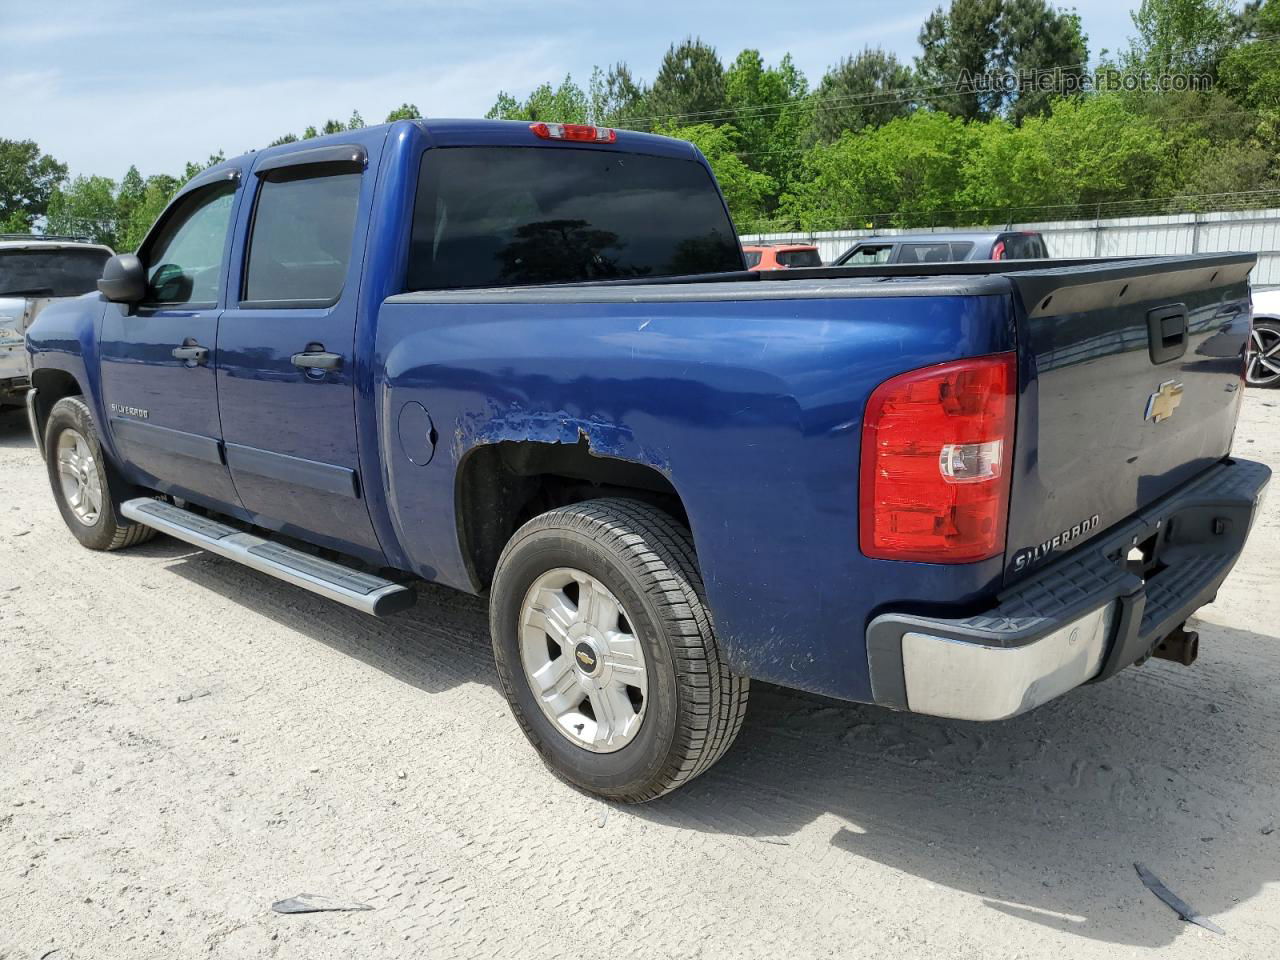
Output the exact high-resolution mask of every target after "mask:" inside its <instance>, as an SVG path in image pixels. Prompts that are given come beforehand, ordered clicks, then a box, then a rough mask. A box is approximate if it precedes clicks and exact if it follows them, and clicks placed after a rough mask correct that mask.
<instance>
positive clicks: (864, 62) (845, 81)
mask: <svg viewBox="0 0 1280 960" xmlns="http://www.w3.org/2000/svg"><path fill="white" fill-rule="evenodd" d="M913 82H914V74H913V73H912V71H911V68H910V67H909V66H907V65H906V64H903V63H899V62H898V58H897V57H896V56H894V55H893V54H892V53H885V51H884V50H882V49H880V48H879V47H867V48H866V49H865V50H863V51H862V52H861V53H860V54H858V55H857V56H856V57H845V58H844V59H843V60H841V61H840V62H839V63H837V64H836V65H835V66H834V67H832V68H831V69H830V70H828V71H827V72H826V74H825V75H824V76H823V78H822V81H821V82H820V83H819V84H818V87H817V89H816V90H814V92H813V125H812V128H811V131H810V139H811V140H816V141H819V142H821V143H831V142H832V141H833V140H837V139H839V138H840V135H841V134H842V133H844V132H845V131H846V130H861V129H862V128H863V127H866V126H873V127H879V126H883V125H884V124H886V123H888V122H889V121H890V120H892V119H894V118H895V117H905V116H906V115H907V114H908V113H910V112H911V111H912V110H913V109H914V107H915V105H914V103H913V101H912V98H911V95H910V93H909V92H907V91H909V90H910V88H911V86H912V84H913Z"/></svg>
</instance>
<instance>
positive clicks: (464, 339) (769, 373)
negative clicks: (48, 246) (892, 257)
mask: <svg viewBox="0 0 1280 960" xmlns="http://www.w3.org/2000/svg"><path fill="white" fill-rule="evenodd" d="M1253 264H1254V257H1253V256H1252V255H1247V254H1218V255H1205V256H1194V257H1167V258H1152V259H1145V260H1144V259H1132V260H1114V261H1055V262H1045V263H1039V264H1038V263H1034V262H1030V261H1010V262H1007V263H1003V264H1000V263H992V264H991V265H990V269H989V270H988V269H981V268H971V269H967V270H964V271H957V270H956V269H955V268H954V267H953V266H948V265H945V264H942V265H915V264H897V265H892V264H890V265H882V266H875V267H853V268H841V269H831V268H811V269H803V268H801V269H788V270H778V271H759V272H751V271H748V270H746V269H745V267H744V264H743V260H742V254H741V248H740V246H739V244H738V241H737V237H736V233H735V231H734V229H733V225H732V223H731V222H730V219H729V215H728V211H727V209H726V207H725V204H724V202H723V198H722V197H721V194H720V192H719V190H718V188H717V186H716V184H715V182H714V180H713V178H712V176H711V172H710V169H709V167H708V166H707V164H706V162H705V160H704V159H703V158H702V156H701V155H700V154H699V153H698V152H697V151H696V150H695V149H694V148H693V147H692V146H691V145H689V144H687V143H683V142H680V141H674V140H669V139H666V138H662V137H655V136H650V135H646V134H639V133H629V132H618V131H612V130H607V129H598V128H596V127H590V126H575V125H560V124H549V123H534V124H527V123H517V122H498V121H447V120H431V121H400V122H397V123H395V124H393V125H391V126H389V127H388V126H382V127H368V128H363V129H360V130H352V131H347V132H344V133H340V134H335V135H333V136H330V137H323V138H319V139H314V140H305V141H302V142H298V143H291V144H283V145H280V146H276V147H272V148H268V149H266V150H263V151H261V152H257V153H252V154H248V155H245V156H242V157H238V158H236V159H233V160H229V161H227V162H225V163H222V164H219V165H218V166H215V167H212V168H210V169H209V170H207V171H205V172H204V173H202V174H201V175H200V176H199V177H197V178H196V179H194V180H192V181H191V182H190V183H188V184H187V185H186V186H185V187H184V188H183V189H182V190H181V191H180V192H179V194H178V196H177V197H176V198H175V199H174V201H173V203H172V204H171V206H170V207H169V208H168V209H167V210H166V211H165V213H164V214H163V215H162V216H161V218H160V219H159V221H158V222H157V223H156V225H155V226H154V228H153V229H152V231H151V233H150V234H149V235H148V237H147V238H146V240H145V242H144V243H143V244H142V246H141V248H140V250H139V252H138V254H137V255H136V256H134V255H132V254H128V255H121V256H117V257H114V258H113V259H112V260H111V261H109V262H108V264H107V266H106V268H105V270H104V272H103V277H102V279H101V280H100V282H99V289H100V291H101V292H102V297H99V298H92V297H85V298H81V299H77V300H73V301H66V302H62V303H56V304H53V305H52V306H50V307H49V308H48V309H46V310H45V311H44V312H43V313H42V314H41V315H40V317H39V318H38V319H37V321H36V323H35V324H34V325H33V326H32V328H31V330H30V331H29V333H28V345H29V348H30V349H31V351H32V356H33V373H32V379H33V384H34V389H33V391H32V392H31V393H30V394H29V395H28V410H29V414H30V418H31V423H32V430H33V434H34V435H35V437H36V438H37V442H38V443H39V444H40V446H41V448H42V450H43V451H44V453H45V455H46V459H47V465H48V472H49V479H50V484H51V486H52V489H53V493H54V498H55V500H56V502H57V504H58V507H59V510H60V511H61V513H62V515H63V518H64V520H65V521H66V523H67V526H68V528H69V529H70V530H71V531H72V533H73V534H74V535H75V536H76V537H77V538H78V539H79V540H80V542H81V543H83V544H84V545H85V546H88V547H91V548H94V549H114V548H117V547H122V546H127V545H129V544H131V543H136V542H138V541H139V540H140V539H143V538H145V537H146V536H148V535H149V534H150V533H151V532H152V531H155V530H160V531H163V532H166V533H169V534H171V535H173V536H176V537H178V538H180V539H183V540H186V541H188V542H191V543H194V544H197V545H199V546H202V547H204V548H205V549H208V550H210V551H213V552H215V553H218V554H220V555H222V556H226V557H230V558H232V559H235V560H237V561H238V562H241V563H244V564H246V565H248V566H251V567H253V568H255V569H257V570H260V571H263V572H266V573H270V574H272V575H273V576H277V577H280V578H282V579H285V580H287V581H289V582H291V583H294V584H297V585H299V586H301V587H304V588H306V589H309V590H311V591H313V592H316V593H319V594H321V595H323V596H326V597H329V598H331V599H334V600H338V601H339V602H342V603H346V604H348V605H350V606H352V607H355V608H357V609H360V610H364V611H366V612H369V613H372V614H375V615H386V614H390V613H394V612H395V611H397V610H399V609H402V608H403V607H404V606H406V605H407V604H409V603H412V602H413V593H412V590H411V587H410V582H411V580H412V579H413V578H415V577H417V578H423V579H426V580H431V581H436V582H439V583H442V584H446V585H448V586H452V587H456V588H458V589H460V590H466V591H471V592H474V593H486V594H487V595H488V597H489V604H490V618H491V620H490V622H491V629H492V636H493V645H494V653H495V658H496V661H497V665H498V674H499V677H500V679H501V682H502V686H503V689H504V691H505V693H506V695H507V698H508V701H509V702H510V703H511V706H512V709H513V711H514V713H515V715H516V717H517V719H518V720H519V722H520V723H521V725H522V726H523V728H524V730H525V732H526V733H527V734H528V737H529V739H530V741H531V742H532V743H533V745H534V746H535V747H536V748H537V749H538V751H539V752H540V753H541V754H542V756H543V757H544V758H545V759H546V760H547V762H548V764H549V765H550V766H551V767H552V769H554V770H555V771H556V772H557V773H559V774H560V775H561V776H563V777H565V778H567V779H569V780H570V781H572V782H573V783H575V784H578V785H579V786H581V787H584V788H586V789H589V790H592V791H595V792H597V793H599V794H601V795H604V796H607V797H613V798H617V799H622V800H628V801H642V800H648V799H651V798H653V797H656V796H659V795H661V794H662V793H665V792H667V791H669V790H671V789H674V788H675V787H677V786H679V785H681V784H683V783H685V782H687V781H688V780H689V779H690V778H692V777H694V776H696V775H698V774H699V773H701V772H702V771H704V770H706V769H707V768H708V767H709V766H710V765H711V764H713V763H714V762H715V761H716V760H717V759H718V758H719V757H720V756H721V755H722V754H723V753H724V751H725V750H726V749H727V748H728V746H729V744H730V743H731V742H732V740H733V738H734V736H735V735H736V733H737V730H738V728H739V726H740V724H741V722H742V718H743V715H744V711H745V709H746V702H747V695H748V684H749V679H748V678H758V679H763V680H767V681H770V682H774V683H779V684H783V685H787V686H792V687H798V688H802V689H805V690H810V691H814V692H817V693H822V694H826V695H829V696H834V697H840V698H844V699H849V700H855V701H864V702H872V703H878V704H882V705H885V706H888V707H891V708H894V709H899V710H913V711H917V712H923V713H930V714H936V715H941V716H948V717H960V718H967V719H973V720H990V719H998V718H1002V717H1006V716H1011V715H1013V714H1016V713H1019V712H1022V711H1024V710H1028V709H1031V708H1032V707H1034V706H1036V705H1038V704H1040V703H1043V702H1045V701H1046V700H1048V699H1050V698H1052V697H1055V696H1057V695H1059V694H1061V693H1063V692H1065V691H1067V690H1069V689H1071V688H1072V687H1075V686H1077V685H1078V684H1080V683H1083V682H1086V681H1089V680H1096V679H1101V678H1103V677H1106V676H1110V675H1111V674H1112V673H1115V672H1116V671H1118V670H1120V669H1122V668H1124V667H1126V666H1129V665H1130V664H1133V663H1135V662H1137V661H1140V660H1143V659H1145V658H1146V657H1147V656H1148V655H1151V654H1154V655H1156V656H1163V657H1169V658H1172V659H1178V660H1180V661H1181V662H1184V663H1190V662H1191V660H1193V659H1194V656H1195V650H1196V638H1195V636H1194V634H1191V633H1188V632H1186V631H1185V630H1183V624H1184V622H1185V621H1186V618H1187V617H1188V616H1189V615H1190V614H1191V613H1192V612H1193V611H1194V610H1195V609H1197V608H1198V607H1199V606H1201V605H1202V604H1204V603H1205V602H1207V601H1208V600H1209V599H1211V598H1212V596H1213V595H1214V592H1215V591H1216V590H1217V587H1218V585H1219V584H1220V583H1221V582H1222V580H1223V579H1224V578H1225V577H1226V575H1227V573H1228V572H1229V571H1230V569H1231V567H1232V566H1233V564H1234V563H1235V560H1236V558H1237V557H1238V555H1239V552H1240V550H1241V549H1242V546H1243V543H1244V539H1245V537H1246V536H1247V534H1248V531H1249V528H1250V525H1251V523H1252V518H1253V514H1254V510H1255V507H1256V503H1257V500H1258V497H1259V496H1260V495H1261V492H1262V489H1263V487H1264V486H1265V485H1266V483H1267V480H1268V478H1269V475H1270V474H1269V471H1268V470H1267V468H1266V467H1264V466H1261V465H1258V464H1251V463H1248V462H1246V461H1240V460H1233V459H1231V458H1230V457H1229V451H1230V445H1231V438H1232V433H1233V429H1234V425H1235V421H1236V416H1237V413H1238V409H1239V404H1240V398H1241V390H1240V384H1241V371H1242V369H1243V355H1244V349H1245V345H1246V343H1247V341H1248V336H1249V308H1248V293H1249V291H1248V283H1247V276H1248V273H1249V271H1250V270H1251V269H1252V267H1253ZM888 278H891V282H889V280H888ZM1209 341H1213V349H1212V350H1211V351H1202V349H1201V348H1202V347H1203V346H1204V345H1205V344H1207V343H1208V342H1209ZM1099 423H1106V424H1107V430H1106V431H1105V439H1102V440H1100V439H1099V431H1098V429H1097V425H1098V424H1099ZM264 529H265V530H268V531H276V532H278V533H279V534H282V535H284V536H287V537H288V538H289V541H290V542H289V543H286V542H284V541H283V540H282V539H280V538H279V537H276V536H263V531H264ZM298 542H301V543H302V545H303V547H304V548H300V547H299V546H297V545H296V544H298ZM321 554H323V555H321ZM713 624H714V625H713Z"/></svg>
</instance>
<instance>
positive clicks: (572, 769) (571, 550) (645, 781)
mask: <svg viewBox="0 0 1280 960" xmlns="http://www.w3.org/2000/svg"><path fill="white" fill-rule="evenodd" d="M557 567H572V568H575V569H578V570H581V571H583V572H585V573H587V574H589V575H591V576H592V577H595V578H596V579H597V580H599V581H600V582H602V583H603V584H605V585H606V586H607V587H608V588H609V590H610V592H612V593H613V595H614V596H615V597H616V598H617V599H618V601H619V602H621V604H622V606H623V608H624V609H625V610H627V611H628V615H629V616H630V617H631V619H632V627H633V632H634V633H635V635H636V636H637V637H638V638H639V640H640V642H641V644H642V645H643V650H644V654H645V661H646V667H647V671H646V672H647V684H648V692H647V698H646V700H647V702H646V705H645V711H646V712H645V715H644V719H643V721H642V723H641V725H640V727H639V730H638V732H637V733H636V734H635V737H634V739H632V740H631V741H630V742H628V743H627V744H626V745H625V746H624V747H622V748H621V749H620V750H617V751H616V752H612V753H594V752H592V751H590V750H588V749H586V748H584V747H581V746H579V745H577V744H575V743H573V742H572V741H571V740H569V739H568V738H567V737H566V736H565V735H564V734H563V733H562V732H561V731H560V730H559V729H558V728H557V727H556V726H555V725H554V724H553V723H552V721H551V720H549V719H548V718H547V717H546V716H545V715H544V713H543V712H542V710H541V709H540V708H539V706H538V703H537V701H536V699H535V695H534V693H533V690H532V688H531V687H530V684H529V681H528V679H527V677H526V674H525V670H524V666H523V662H522V660H521V655H520V647H519V629H518V625H519V620H520V611H521V607H522V606H523V603H524V599H525V596H526V594H527V593H528V591H529V588H530V586H531V585H532V584H533V582H534V581H535V580H537V579H538V577H540V576H541V575H542V574H544V573H546V572H547V571H549V570H553V569H555V568H557ZM489 621H490V629H491V633H492V637H493V651H494V657H495V659H496V661H497V666H498V676H499V677H500V678H501V681H502V689H503V693H505V694H506V697H507V701H508V703H510V704H511V709H512V711H513V713H514V714H515V717H516V719H517V720H518V721H519V723H520V726H521V727H522V728H523V729H524V732H525V734H526V735H527V736H528V738H529V741H530V742H531V743H532V744H533V746H534V747H535V748H536V749H537V750H538V752H539V753H540V754H541V755H542V758H543V760H545V761H546V763H547V764H548V766H550V767H551V769H552V770H553V771H554V772H555V773H556V774H557V775H559V776H560V777H562V778H563V779H565V780H567V781H569V782H570V783H572V784H574V785H576V786H578V787H580V788H582V789H584V790H588V791H590V792H592V793H595V794H598V795H600V796H602V797H605V798H607V799H611V800H619V801H623V802H628V803H643V802H645V801H648V800H653V799H655V798H656V797H660V796H662V795H663V794H665V793H668V792H670V791H671V790H674V789H675V788H676V787H679V786H681V785H682V784H684V783H687V782H688V781H689V780H691V779H693V778H694V777H696V776H697V775H698V774H700V773H702V772H703V771H705V770H706V769H708V768H709V767H710V766H711V765H712V764H713V763H715V762H716V761H717V760H719V759H720V757H721V756H723V755H724V753H725V751H726V750H727V749H728V748H729V745H730V744H731V743H733V740H734V737H736V736H737V734H738V730H739V729H740V728H741V726H742V719H743V717H744V716H745V714H746V707H747V692H748V683H749V681H748V679H747V678H746V677H740V676H736V675H734V674H732V673H731V672H730V671H729V669H728V668H727V667H726V666H725V664H724V662H723V660H722V659H721V657H720V652H719V649H718V648H717V645H716V639H715V635H714V633H713V631H712V625H711V619H710V617H709V616H708V613H707V609H706V606H705V601H704V599H703V586H702V577H701V575H700V573H699V571H698V564H697V558H696V557H695V555H694V552H693V541H692V539H691V537H690V535H689V532H688V530H686V529H685V528H684V527H683V526H682V525H680V524H679V523H677V522H676V521H675V520H674V519H672V518H671V517H670V516H668V515H667V514H665V513H663V512H661V511H659V510H657V509H655V508H653V507H650V506H648V505H646V504H643V503H639V502H636V501H632V500H622V499H602V500H589V501H586V502H584V503H578V504H574V505H572V506H568V507H562V508H560V509H557V510H552V511H549V512H548V513H544V514H542V515H541V516H538V517H535V518H534V519H532V520H530V521H529V522H528V523H526V524H525V525H524V526H523V527H521V528H520V530H518V531H517V532H516V534H515V536H513V537H512V538H511V541H510V542H509V543H508V544H507V547H506V549H505V550H504V551H503V553H502V556H501V558H500V559H499V561H498V567H497V571H496V573H495V575H494V580H493V587H492V590H491V594H490V604H489Z"/></svg>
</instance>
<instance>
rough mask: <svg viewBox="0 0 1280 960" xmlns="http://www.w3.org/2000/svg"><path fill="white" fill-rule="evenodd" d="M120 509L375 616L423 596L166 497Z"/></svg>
mask: <svg viewBox="0 0 1280 960" xmlns="http://www.w3.org/2000/svg"><path fill="white" fill-rule="evenodd" d="M120 512H121V513H123V514H124V515H125V516H126V517H128V518H129V519H130V520H132V521H134V522H135V523H141V524H143V525H144V526H148V527H154V528H155V529H156V530H159V531H160V532H161V533H167V534H168V535H169V536H171V537H176V538H177V539H179V540H185V541H186V542H187V543H190V544H194V545H195V546H197V547H203V548H204V549H205V550H208V551H209V552H210V553H216V554H218V556H220V557H226V558H227V559H228V560H234V561H236V562H237V563H243V564H244V565H245V566H246V567H252V568H253V569H254V570H259V571H261V572H262V573H269V574H271V576H273V577H278V578H280V579H281V580H286V581H288V582H289V583H292V584H293V585H294V586H296V587H302V588H303V589H304V590H310V591H311V592H312V593H318V594H320V596H322V597H328V598H329V599H330V600H337V601H338V602H339V603H345V604H346V605H347V606H349V607H355V608H356V609H357V610H362V611H364V612H365V613H371V614H373V615H374V616H375V617H385V616H387V615H389V614H392V613H399V612H400V611H401V610H405V609H408V608H409V607H411V606H413V604H414V602H415V601H416V600H417V596H416V595H415V594H414V592H413V591H412V590H410V589H409V588H408V587H406V586H404V585H403V584H399V583H392V582H391V581H390V580H384V579H383V578H382V577H375V576H373V575H372V574H368V573H362V572H361V571H359V570H353V569H351V568H350V567H344V566H342V564H339V563H332V562H330V561H328V560H322V559H320V558H319V557H313V556H312V555H311V554H309V553H303V552H302V551H301V550H295V549H293V548H292V547H286V546H284V545H283V544H279V543H275V542H274V541H272V540H264V539H263V538H262V537H255V536H254V535H253V534H251V533H245V532H244V531H243V530H237V529H236V528H235V527H232V526H228V525H227V524H225V523H219V522H218V521H217V520H210V519H209V518H208V517H204V516H201V515H200V514H198V513H192V512H191V511H190V510H183V509H182V508H180V507H175V506H174V505H173V504H171V503H165V502H164V501H163V500H152V499H150V498H148V497H139V498H138V499H136V500H128V501H126V502H125V503H123V504H121V506H120Z"/></svg>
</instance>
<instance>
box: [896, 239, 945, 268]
mask: <svg viewBox="0 0 1280 960" xmlns="http://www.w3.org/2000/svg"><path fill="white" fill-rule="evenodd" d="M950 259H951V244H949V243H904V244H903V245H902V255H901V256H900V257H898V260H899V261H900V262H902V263H947V262H948V261H949V260H950Z"/></svg>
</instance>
